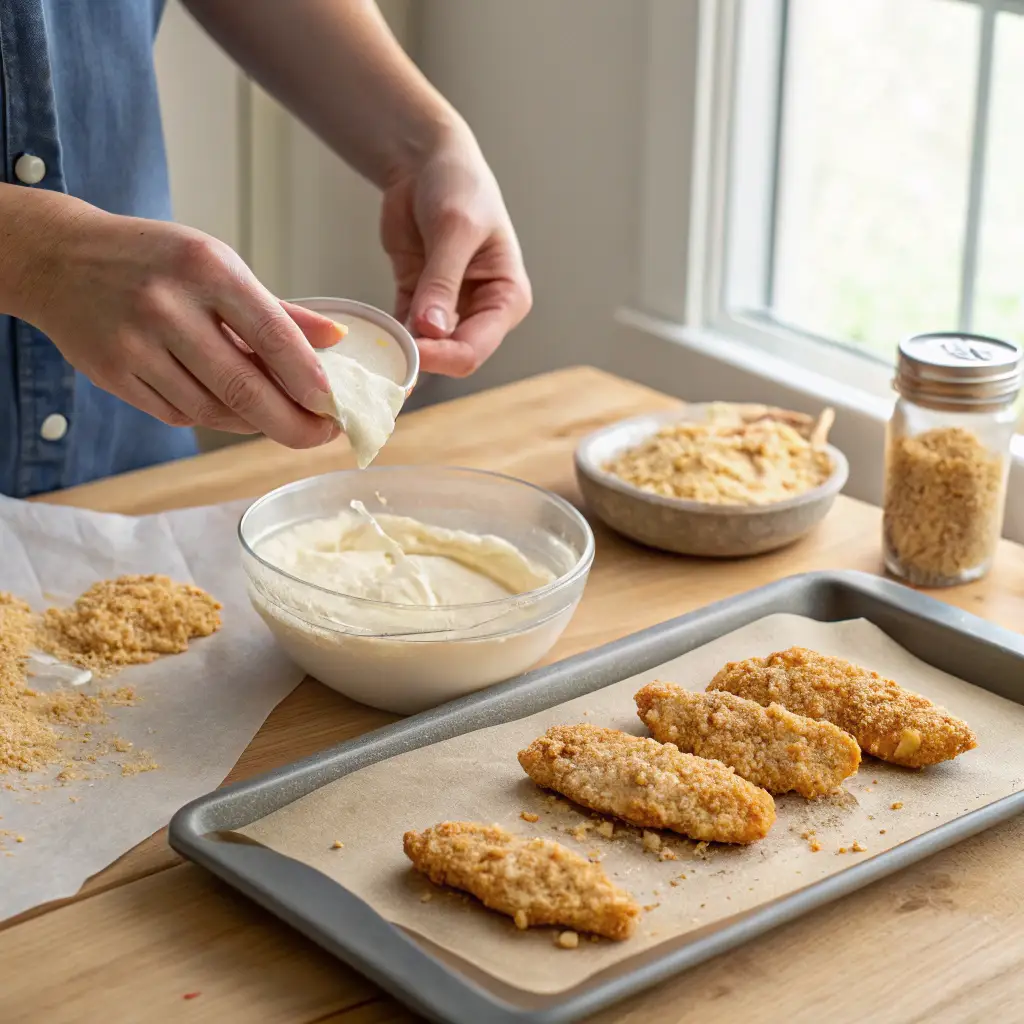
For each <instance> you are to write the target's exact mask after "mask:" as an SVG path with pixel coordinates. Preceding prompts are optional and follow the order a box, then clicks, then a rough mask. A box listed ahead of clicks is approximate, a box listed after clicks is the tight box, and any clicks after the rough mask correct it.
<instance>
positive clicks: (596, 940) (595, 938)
mask: <svg viewBox="0 0 1024 1024" xmlns="http://www.w3.org/2000/svg"><path fill="white" fill-rule="evenodd" d="M590 941H591V942H600V941H601V939H600V938H599V937H598V936H597V935H591V936H590Z"/></svg>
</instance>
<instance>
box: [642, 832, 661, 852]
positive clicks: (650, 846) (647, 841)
mask: <svg viewBox="0 0 1024 1024" xmlns="http://www.w3.org/2000/svg"><path fill="white" fill-rule="evenodd" d="M643 844H644V851H645V852H647V853H658V852H659V851H660V850H661V836H659V835H658V833H657V832H651V831H649V830H648V829H644V835H643Z"/></svg>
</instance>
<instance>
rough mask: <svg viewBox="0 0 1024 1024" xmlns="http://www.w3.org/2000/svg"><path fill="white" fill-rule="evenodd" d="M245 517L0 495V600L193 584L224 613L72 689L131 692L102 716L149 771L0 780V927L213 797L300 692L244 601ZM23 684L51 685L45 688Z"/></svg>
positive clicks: (40, 604) (222, 510) (47, 601)
mask: <svg viewBox="0 0 1024 1024" xmlns="http://www.w3.org/2000/svg"><path fill="white" fill-rule="evenodd" d="M244 508H245V503H244V502H243V503H241V504H237V503H236V504H231V505H224V506H214V507H209V508H196V509H186V510H183V511H178V512H168V513H166V514H163V515H153V516H143V517H141V518H131V517H127V516H117V515H108V514H103V513H99V512H88V511H82V510H80V509H73V508H65V507H58V506H52V505H41V504H40V505H37V504H28V503H26V502H21V501H15V500H13V499H9V498H0V591H10V592H11V593H13V594H15V595H16V596H18V597H20V598H22V599H23V600H25V601H27V602H28V603H29V604H30V605H32V607H33V608H34V609H35V610H36V611H42V610H43V609H44V608H46V607H48V606H52V605H55V604H67V603H70V602H71V601H73V600H74V599H75V598H76V597H77V596H78V595H79V594H80V593H82V591H84V590H85V589H86V588H87V587H89V586H90V585H91V584H93V583H95V582H96V581H97V580H102V579H108V578H111V577H115V576H119V575H122V574H125V573H140V574H147V573H162V574H165V575H167V576H170V577H171V578H172V579H174V580H176V581H177V582H180V583H190V582H191V583H195V584H196V585H197V586H200V587H202V588H203V589H204V590H206V591H208V592H209V593H211V594H213V596H214V597H216V598H217V599H218V600H219V601H221V603H222V604H223V605H224V608H223V611H222V612H221V617H222V620H223V626H222V628H221V629H220V631H219V632H217V633H215V634H214V635H213V636H211V637H207V638H204V639H201V640H195V641H193V642H192V644H191V645H190V647H189V650H188V651H187V652H186V653H184V654H177V655H173V656H169V657H166V658H161V659H159V660H158V661H156V662H154V663H152V664H150V665H140V666H133V667H130V668H127V669H125V670H124V671H123V672H121V673H119V674H118V675H117V676H115V677H114V678H113V680H105V681H104V683H103V684H99V683H89V684H87V685H86V686H85V687H83V689H84V690H85V691H86V692H94V691H95V690H96V689H98V688H99V687H100V686H101V685H106V686H111V685H115V686H131V687H134V689H135V690H136V692H137V694H138V696H139V698H140V700H139V702H138V703H137V704H136V705H135V706H132V707H124V708H112V709H110V714H111V716H112V717H113V718H114V722H113V723H112V724H111V727H110V728H111V729H112V730H113V731H114V732H116V735H117V736H118V737H120V738H123V739H124V740H126V741H128V742H130V743H132V744H133V747H134V748H138V749H144V750H145V751H147V752H148V753H149V754H150V755H151V756H152V759H153V760H154V761H155V762H156V763H157V764H158V765H159V768H157V769H155V770H153V771H145V772H142V773H139V774H136V775H131V776H129V777H124V776H122V774H121V772H120V771H119V770H117V768H116V766H115V767H114V768H113V770H111V771H108V772H105V771H104V765H103V762H102V761H101V762H100V764H99V765H97V770H96V772H90V773H89V774H90V775H92V776H93V777H91V778H89V779H84V780H79V781H72V782H69V783H68V784H67V785H56V784H54V776H55V775H56V773H57V771H58V768H57V767H54V769H53V770H52V771H49V772H47V773H42V772H40V773H35V774H32V775H29V776H25V775H23V774H21V773H18V772H14V773H9V774H7V775H3V774H0V830H2V831H0V847H2V852H0V919H3V918H6V917H9V916H11V915H13V914H17V913H19V912H20V911H22V910H26V909H27V908H29V907H32V906H35V905H36V904H38V903H42V902H45V901H47V900H52V899H58V898H60V897H65V896H71V895H73V894H74V893H75V892H77V891H78V889H79V888H80V887H81V885H82V883H83V882H84V881H85V880H86V879H87V878H88V877H89V876H90V875H93V874H95V873H96V872H97V871H99V870H100V869H101V868H104V867H106V866H107V865H108V864H110V863H111V862H112V861H114V860H116V859H117V858H118V857H119V856H121V854H123V853H125V852H126V851H128V850H129V849H131V848H132V847H133V846H135V845H136V844H137V843H139V842H141V841H142V840H143V839H145V838H147V837H148V836H150V835H152V834H153V833H154V832H155V831H156V830H157V829H159V828H161V827H162V826H164V825H166V824H167V822H168V820H169V819H170V817H171V815H172V814H173V813H174V812H175V811H176V810H177V809H178V808H179V807H181V806H182V805H183V804H185V803H187V802H188V801H189V800H192V799H194V798H196V797H198V796H201V795H202V794H203V793H207V792H209V791H210V790H211V789H213V788H214V787H216V786H218V785H219V784H220V783H221V782H222V781H223V780H224V777H225V776H226V775H227V773H228V772H229V771H230V770H231V768H232V767H233V766H234V764H235V762H236V761H237V760H238V757H239V755H240V754H241V753H242V751H243V750H244V749H245V748H246V746H247V745H248V743H249V741H250V740H251V739H252V737H253V736H254V735H255V734H256V732H257V730H258V729H259V728H260V726H261V725H262V724H263V722H264V721H265V719H266V717H267V715H269V714H270V712H271V711H272V710H273V709H274V707H275V706H276V705H277V704H278V703H279V702H280V701H281V700H282V699H283V698H284V697H285V696H287V694H288V693H290V692H291V690H293V689H294V688H295V686H296V685H297V684H298V683H299V682H300V681H301V679H302V672H301V671H300V670H299V669H297V668H296V667H295V666H294V665H293V664H292V663H291V662H290V661H289V660H288V659H287V658H286V657H285V656H284V655H283V654H281V653H279V651H278V649H277V647H276V645H275V644H274V641H273V639H272V637H271V636H270V633H269V632H268V631H267V629H266V627H265V626H264V625H263V623H262V621H261V620H260V618H259V616H257V615H256V613H255V612H253V610H252V608H251V606H250V604H249V601H248V598H247V597H246V592H245V580H244V576H243V573H242V569H241V565H240V563H239V558H238V544H237V541H236V538H235V528H236V526H237V523H238V518H239V516H240V515H241V513H242V511H243V510H244ZM32 685H33V686H39V687H40V688H43V687H47V688H48V681H47V680H45V679H43V680H42V681H40V680H36V679H33V680H32ZM8 786H13V787H14V788H13V789H11V788H7V787H8ZM69 797H73V798H74V801H73V800H71V799H69ZM19 836H20V837H22V838H23V841H21V842H16V839H17V837H19ZM7 853H10V854H11V856H6V854H7Z"/></svg>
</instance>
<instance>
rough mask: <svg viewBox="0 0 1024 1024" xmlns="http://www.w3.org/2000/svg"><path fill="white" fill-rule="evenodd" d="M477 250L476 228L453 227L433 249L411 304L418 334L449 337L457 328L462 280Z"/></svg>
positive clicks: (413, 322)
mask: <svg viewBox="0 0 1024 1024" xmlns="http://www.w3.org/2000/svg"><path fill="white" fill-rule="evenodd" d="M475 253H476V241H475V239H474V237H473V233H472V231H469V230H466V229H462V228H455V229H449V230H448V231H447V232H445V233H444V234H443V235H441V237H439V238H438V239H437V240H436V241H435V243H434V245H433V246H432V247H430V248H429V250H428V252H427V261H426V264H425V265H424V267H423V273H422V274H420V279H419V281H418V282H417V284H416V291H415V293H414V294H413V297H412V303H411V304H410V306H409V319H410V324H411V326H412V329H413V332H414V333H416V334H418V335H424V336H426V337H428V338H446V337H447V336H448V335H450V334H451V333H452V331H453V330H455V325H456V324H457V323H458V319H459V316H458V305H459V292H460V291H461V290H462V280H463V278H464V277H465V276H466V268H467V267H468V266H469V262H470V260H471V259H472V258H473V256H474V255H475Z"/></svg>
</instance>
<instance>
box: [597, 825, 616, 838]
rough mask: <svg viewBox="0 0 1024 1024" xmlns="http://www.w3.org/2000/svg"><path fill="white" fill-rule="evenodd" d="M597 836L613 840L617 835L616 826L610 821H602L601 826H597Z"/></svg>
mask: <svg viewBox="0 0 1024 1024" xmlns="http://www.w3.org/2000/svg"><path fill="white" fill-rule="evenodd" d="M597 834H598V835H599V836H604V837H605V839H611V837H612V836H613V835H615V826H614V825H613V824H612V823H611V822H610V821H602V822H601V824H600V825H598V826H597Z"/></svg>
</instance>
